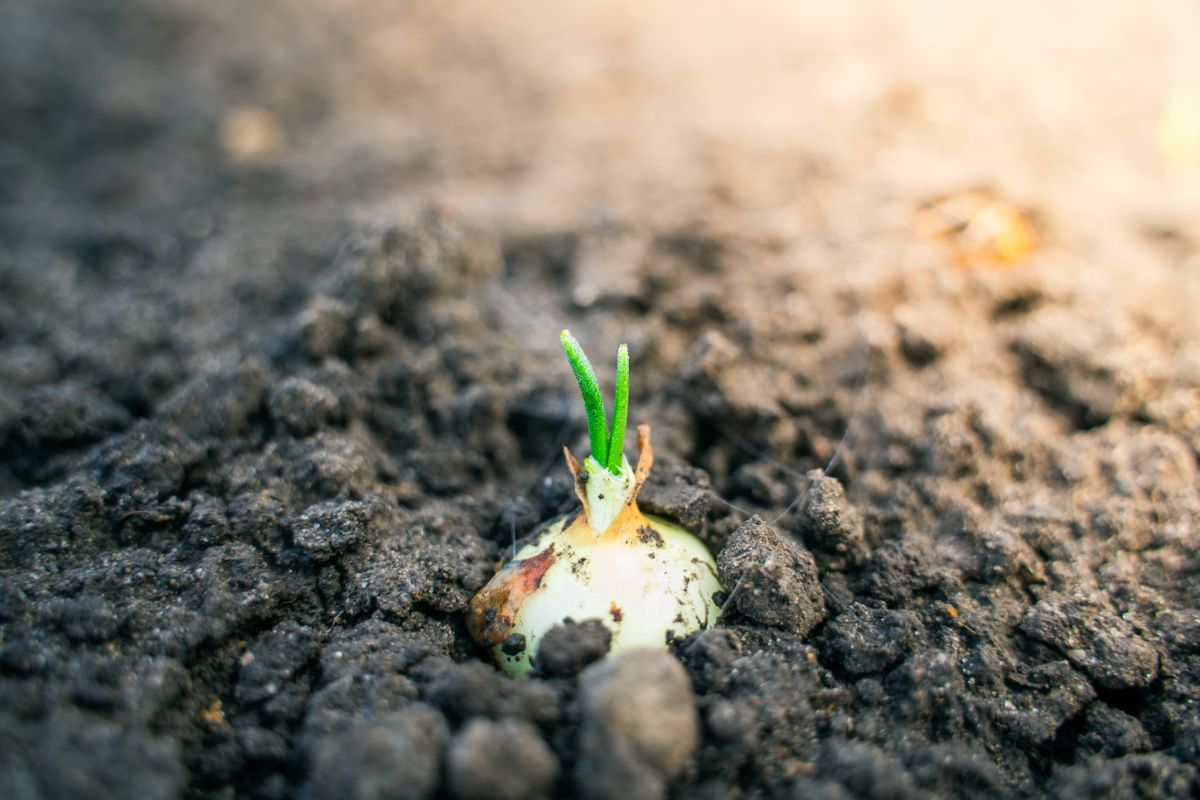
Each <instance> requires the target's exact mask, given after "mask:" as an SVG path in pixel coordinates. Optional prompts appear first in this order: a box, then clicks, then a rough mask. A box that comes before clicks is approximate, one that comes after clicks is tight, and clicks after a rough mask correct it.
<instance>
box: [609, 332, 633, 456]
mask: <svg viewBox="0 0 1200 800" xmlns="http://www.w3.org/2000/svg"><path fill="white" fill-rule="evenodd" d="M628 422H629V348H628V347H627V346H625V345H621V346H620V347H618V348H617V390H616V393H615V397H614V398H613V425H612V437H611V438H610V439H609V440H608V463H607V464H606V466H607V467H608V471H609V472H611V473H612V474H613V475H619V474H620V473H621V458H622V457H623V455H624V453H625V426H626V424H627V423H628Z"/></svg>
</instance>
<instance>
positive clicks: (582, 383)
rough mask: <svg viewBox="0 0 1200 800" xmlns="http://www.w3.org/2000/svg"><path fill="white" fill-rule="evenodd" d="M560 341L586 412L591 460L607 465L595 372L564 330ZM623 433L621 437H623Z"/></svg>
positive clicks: (605, 424) (605, 431)
mask: <svg viewBox="0 0 1200 800" xmlns="http://www.w3.org/2000/svg"><path fill="white" fill-rule="evenodd" d="M558 338H559V339H560V340H561V341H562V346H563V351H564V352H565V353H566V354H567V361H569V362H571V371H572V372H574V373H575V380H576V381H578V382H579V393H580V394H582V395H583V407H584V410H585V411H586V412H587V422H588V438H590V439H591V442H592V458H594V459H596V460H597V461H599V462H600V463H601V464H607V463H608V421H607V420H606V419H605V414H604V398H603V397H602V396H601V395H600V384H599V383H598V382H597V381H596V371H595V370H594V369H592V364H591V362H590V361H588V358H587V356H586V355H584V353H583V348H582V347H580V345H579V342H578V341H576V339H575V337H574V336H572V335H571V332H570V331H568V330H564V331H563V332H562V333H561V334H560V335H559V337H558ZM624 435H625V433H624V431H622V432H621V436H622V437H624Z"/></svg>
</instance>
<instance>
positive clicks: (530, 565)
mask: <svg viewBox="0 0 1200 800" xmlns="http://www.w3.org/2000/svg"><path fill="white" fill-rule="evenodd" d="M562 342H563V347H564V349H565V350H566V352H567V357H568V360H569V361H570V362H571V366H572V368H573V369H574V371H575V375H576V377H577V378H578V380H579V384H580V390H581V392H582V394H583V396H584V404H585V407H586V408H587V412H588V428H589V433H590V435H591V444H592V455H591V456H589V457H588V458H586V459H585V460H584V461H583V463H582V464H581V463H580V462H579V461H578V459H576V458H575V456H573V455H572V454H571V451H570V450H569V449H567V448H565V447H564V448H563V454H564V455H565V457H566V460H567V468H568V469H569V470H570V472H571V475H572V477H573V478H574V484H575V494H576V495H577V496H578V498H579V502H580V505H581V508H580V509H579V510H577V511H576V512H574V513H572V514H568V515H567V516H565V517H561V518H559V519H556V520H552V521H550V522H548V523H546V524H545V525H544V526H543V527H542V529H541V532H540V533H537V534H536V535H535V536H534V537H533V539H532V541H531V542H530V543H528V544H526V545H525V546H524V547H522V548H521V549H520V550H519V551H517V553H516V554H515V555H514V556H513V558H512V560H511V561H509V562H508V563H507V564H506V565H504V567H503V568H501V569H500V571H499V572H497V573H496V575H495V576H494V577H493V578H492V579H491V581H489V582H488V584H487V585H486V586H484V587H483V589H481V590H480V591H479V593H478V594H477V595H475V597H474V598H473V599H472V600H471V603H470V608H469V612H468V616H467V626H468V629H469V630H470V633H471V635H472V636H473V637H474V639H475V640H476V641H477V642H478V643H479V644H480V645H482V646H484V647H486V648H487V649H488V650H489V652H490V653H491V656H492V658H493V660H494V661H495V662H496V664H497V665H498V666H499V667H500V668H501V669H503V670H504V671H505V672H506V673H508V674H509V675H512V676H514V677H515V676H521V675H525V674H527V673H528V672H530V671H531V670H532V669H533V666H534V660H535V658H536V655H537V651H538V647H539V646H540V645H541V640H542V638H543V637H544V636H545V634H546V632H547V631H549V630H550V629H551V628H552V627H554V626H555V625H558V624H560V623H562V622H564V621H565V620H568V619H571V620H576V621H579V622H583V621H584V620H589V619H598V620H600V621H601V622H602V623H603V624H604V625H605V627H607V628H608V629H609V631H610V632H611V634H612V643H611V646H610V648H609V652H610V653H611V652H620V651H622V650H630V649H634V648H659V649H662V648H665V647H666V646H668V645H669V644H670V643H671V641H672V640H673V639H675V638H683V637H685V636H687V635H688V634H690V633H692V632H694V631H697V630H700V629H702V628H707V627H708V626H710V625H712V624H715V623H716V621H717V618H718V617H719V616H720V613H721V608H720V605H719V603H718V597H719V595H720V593H721V591H722V588H721V583H720V581H719V580H718V578H717V566H716V564H715V562H714V561H713V557H712V554H711V553H709V551H708V548H707V547H705V546H704V544H703V543H702V542H701V541H700V540H699V539H697V538H696V537H695V536H694V535H693V534H692V533H690V532H689V531H687V530H685V529H684V528H682V527H680V526H679V525H676V524H675V523H673V522H670V521H668V520H666V519H663V518H661V517H657V516H653V515H650V514H644V513H642V511H641V509H639V508H638V505H637V496H638V493H639V492H640V491H641V488H642V485H643V484H644V483H645V481H646V478H647V476H648V475H649V474H650V468H651V466H652V464H653V462H654V453H653V450H652V449H651V447H650V428H649V426H648V425H639V426H638V428H637V445H638V460H637V466H636V468H634V467H631V466H630V464H629V461H628V460H627V459H626V458H625V456H624V453H623V452H622V447H621V445H622V442H623V440H624V434H625V420H626V413H627V409H628V391H629V388H628V387H629V382H628V376H629V356H628V351H627V349H626V348H625V346H624V345H622V346H621V348H620V350H619V351H618V357H617V395H616V402H615V407H614V413H613V433H612V435H611V436H609V435H608V432H607V421H606V419H605V414H604V407H603V400H602V398H601V396H600V391H599V388H598V385H597V383H596V378H595V373H594V372H593V371H592V368H591V365H590V364H589V363H588V362H587V359H586V357H585V356H584V355H583V350H582V349H581V348H580V347H579V344H578V342H576V341H575V340H574V338H573V337H571V335H570V333H568V332H567V331H563V333H562Z"/></svg>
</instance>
